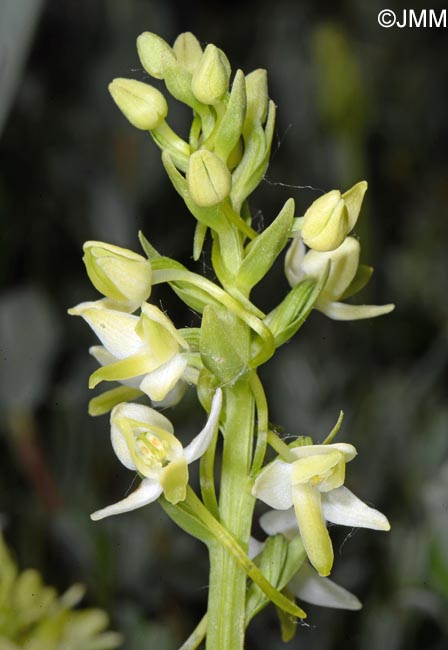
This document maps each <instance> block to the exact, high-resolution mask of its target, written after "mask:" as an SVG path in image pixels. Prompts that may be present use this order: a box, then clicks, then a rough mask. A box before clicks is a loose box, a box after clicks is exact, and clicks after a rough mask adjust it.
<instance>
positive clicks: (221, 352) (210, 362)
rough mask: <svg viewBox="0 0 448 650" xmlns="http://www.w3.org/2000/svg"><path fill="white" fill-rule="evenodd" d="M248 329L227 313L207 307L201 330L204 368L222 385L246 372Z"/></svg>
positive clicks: (201, 351) (231, 381)
mask: <svg viewBox="0 0 448 650" xmlns="http://www.w3.org/2000/svg"><path fill="white" fill-rule="evenodd" d="M248 339H249V337H248V328H247V326H245V325H244V324H243V323H242V321H240V319H239V318H238V317H237V316H235V315H234V314H232V313H231V312H230V311H227V310H224V309H218V308H216V307H212V306H211V305H209V306H207V307H206V308H205V309H204V314H203V317H202V326H201V340H200V353H201V358H202V362H203V364H204V366H205V367H206V368H208V370H210V372H212V373H213V374H214V375H215V376H216V377H217V378H218V379H219V380H220V382H221V383H223V384H228V383H230V384H232V383H234V382H235V381H236V380H237V379H239V378H240V377H241V375H242V374H244V372H245V371H246V370H247V369H248V363H249V340H248Z"/></svg>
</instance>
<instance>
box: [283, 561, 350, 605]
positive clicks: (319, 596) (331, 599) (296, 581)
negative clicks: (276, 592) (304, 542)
mask: <svg viewBox="0 0 448 650" xmlns="http://www.w3.org/2000/svg"><path fill="white" fill-rule="evenodd" d="M288 587H289V589H291V591H292V592H293V594H294V595H295V596H297V598H300V599H301V600H304V601H305V602H306V603H311V605H319V606H321V607H333V608H335V609H350V610H358V609H361V607H362V604H361V602H360V601H359V600H358V598H357V597H356V596H355V595H354V594H352V593H350V592H349V591H347V589H344V587H340V586H339V585H337V584H336V583H335V582H333V581H332V580H330V579H329V578H323V577H322V576H319V575H318V574H317V573H316V571H315V570H314V569H313V568H312V567H311V566H310V565H309V564H308V562H304V563H303V564H302V566H301V567H300V569H299V571H298V572H297V573H296V575H295V576H294V577H293V579H292V580H291V581H290V582H289V584H288Z"/></svg>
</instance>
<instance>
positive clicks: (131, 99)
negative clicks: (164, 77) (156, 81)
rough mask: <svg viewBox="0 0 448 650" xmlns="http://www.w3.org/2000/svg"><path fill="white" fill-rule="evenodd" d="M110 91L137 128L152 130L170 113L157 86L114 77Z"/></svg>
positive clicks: (124, 113) (121, 109)
mask: <svg viewBox="0 0 448 650" xmlns="http://www.w3.org/2000/svg"><path fill="white" fill-rule="evenodd" d="M109 92H110V94H111V95H112V98H113V100H114V102H115V103H116V105H117V106H118V108H119V109H120V111H121V112H122V113H123V115H124V116H125V117H126V118H127V119H128V120H129V122H130V123H131V124H132V125H133V126H135V127H136V128H137V129H142V130H143V131H152V130H153V129H155V128H156V127H158V126H159V125H160V124H161V123H162V122H163V121H164V119H165V117H166V116H167V113H168V105H167V103H166V100H165V97H164V96H163V95H162V93H161V92H159V91H158V90H157V89H156V88H153V87H152V86H149V85H148V84H145V83H143V82H142V81H136V80H134V79H114V80H113V81H112V83H110V84H109Z"/></svg>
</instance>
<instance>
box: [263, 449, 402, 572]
mask: <svg viewBox="0 0 448 650" xmlns="http://www.w3.org/2000/svg"><path fill="white" fill-rule="evenodd" d="M291 452H292V453H293V454H294V456H296V458H297V460H295V461H293V462H291V463H288V462H285V461H283V460H281V459H277V460H275V461H273V462H272V463H270V464H269V465H267V466H266V467H265V468H264V469H263V470H262V471H261V472H260V474H259V475H258V477H257V478H256V480H255V483H254V487H253V490H252V494H253V495H254V496H256V497H257V498H258V499H260V500H261V501H264V503H266V504H267V505H268V506H270V507H271V508H275V510H279V511H281V512H270V513H266V514H265V515H263V516H262V517H261V519H260V524H261V526H262V528H263V530H265V532H267V533H268V534H269V535H274V534H276V533H284V532H285V531H288V530H291V529H293V528H295V529H296V530H297V527H298V529H299V533H300V537H301V538H302V542H303V545H304V548H305V551H306V553H307V555H308V558H309V560H310V562H311V564H312V565H313V566H314V567H315V569H316V570H317V571H318V573H319V574H320V575H321V576H327V575H328V574H329V573H330V571H331V568H332V566H333V557H334V555H333V547H332V544H331V539H330V536H329V534H328V530H327V527H326V521H329V522H333V523H335V524H341V525H343V526H359V527H364V528H372V529H374V530H389V529H390V525H389V522H388V520H387V518H386V517H385V516H384V515H383V514H381V513H380V512H378V510H374V509H373V508H370V507H369V506H367V505H366V504H365V503H363V502H362V501H361V500H360V499H358V498H357V497H356V496H355V495H354V494H352V492H350V490H348V489H347V488H346V487H344V486H343V483H344V479H345V465H346V463H348V462H349V461H351V460H353V458H354V457H355V456H356V449H355V448H354V447H353V445H349V444H345V443H337V444H332V445H304V446H302V447H295V448H292V449H291Z"/></svg>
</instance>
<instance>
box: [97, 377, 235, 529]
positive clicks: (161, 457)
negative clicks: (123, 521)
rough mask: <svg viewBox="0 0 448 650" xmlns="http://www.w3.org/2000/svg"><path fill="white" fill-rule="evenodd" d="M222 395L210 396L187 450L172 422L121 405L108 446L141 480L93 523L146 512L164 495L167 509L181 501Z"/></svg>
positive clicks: (139, 407) (214, 424)
mask: <svg viewBox="0 0 448 650" xmlns="http://www.w3.org/2000/svg"><path fill="white" fill-rule="evenodd" d="M221 407H222V391H221V389H220V388H218V389H217V390H216V392H215V394H214V396H213V400H212V405H211V409H210V415H209V417H208V420H207V423H206V425H205V427H204V428H203V429H202V431H201V432H200V433H198V435H197V436H196V437H195V438H193V440H192V441H191V442H190V444H189V445H187V446H186V447H185V448H183V447H182V445H181V443H180V441H179V440H178V439H177V438H176V437H175V436H174V430H173V426H172V424H171V422H170V421H169V420H168V419H167V418H166V417H165V416H164V415H162V414H161V413H159V412H158V411H155V410H154V409H152V408H150V407H149V406H144V405H142V404H132V403H127V402H125V403H123V404H119V405H118V406H116V407H115V408H114V409H113V410H112V413H111V441H112V447H113V448H114V451H115V453H116V455H117V456H118V459H119V460H120V461H121V463H123V465H124V466H125V467H127V468H128V469H131V470H134V471H137V472H138V473H139V474H140V476H142V477H143V480H142V482H141V483H140V485H139V487H138V488H137V489H136V490H135V491H134V492H132V493H131V494H130V495H129V496H127V497H126V498H124V499H122V501H118V503H114V504H113V505H111V506H107V507H106V508H103V509H102V510H98V511H97V512H94V513H93V514H92V515H91V518H92V519H93V520H94V521H97V520H99V519H103V518H104V517H110V516H111V515H119V514H122V513H123V512H129V511H130V510H135V509H136V508H141V507H142V506H146V505H147V504H148V503H152V502H153V501H156V499H158V498H159V496H160V495H161V494H162V493H163V494H164V495H165V498H166V499H167V500H168V501H170V503H173V504H176V503H179V501H183V500H184V499H185V496H186V488H187V483H188V465H189V464H190V463H192V462H194V461H195V460H197V459H198V458H200V457H201V456H202V454H204V453H205V451H206V450H207V448H208V446H209V444H210V442H211V440H212V438H213V436H214V434H215V431H216V428H217V426H218V422H219V415H220V413H221Z"/></svg>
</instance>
